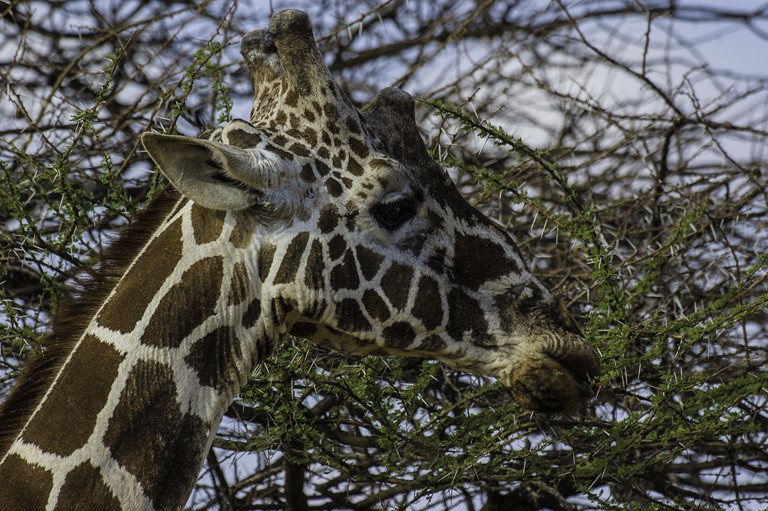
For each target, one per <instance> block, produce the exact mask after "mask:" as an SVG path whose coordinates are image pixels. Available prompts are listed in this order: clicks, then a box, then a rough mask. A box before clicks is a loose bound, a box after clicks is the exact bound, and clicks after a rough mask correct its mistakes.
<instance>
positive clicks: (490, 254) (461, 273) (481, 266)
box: [453, 232, 520, 289]
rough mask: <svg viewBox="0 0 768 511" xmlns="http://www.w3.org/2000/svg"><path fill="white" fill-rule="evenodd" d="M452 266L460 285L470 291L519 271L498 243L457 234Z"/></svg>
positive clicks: (478, 237)
mask: <svg viewBox="0 0 768 511" xmlns="http://www.w3.org/2000/svg"><path fill="white" fill-rule="evenodd" d="M453 266H454V270H455V274H456V279H457V280H458V281H459V283H460V285H463V286H466V287H469V288H470V289H478V288H479V287H480V286H481V285H482V284H484V283H485V282H487V281H489V280H495V279H498V278H499V277H502V276H504V275H507V274H509V273H510V272H519V271H520V268H519V267H518V266H517V263H516V262H515V261H514V260H513V259H510V258H508V257H507V254H506V252H505V251H504V247H503V246H502V245H500V244H499V243H497V242H495V241H493V240H490V239H488V238H484V237H480V236H474V235H471V234H470V235H464V234H461V233H459V232H457V233H456V246H455V251H454V256H453Z"/></svg>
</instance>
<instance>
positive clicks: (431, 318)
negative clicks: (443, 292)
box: [411, 275, 443, 330]
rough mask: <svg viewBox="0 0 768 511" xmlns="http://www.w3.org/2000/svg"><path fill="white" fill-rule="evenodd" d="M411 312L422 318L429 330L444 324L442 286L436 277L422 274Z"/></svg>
mask: <svg viewBox="0 0 768 511" xmlns="http://www.w3.org/2000/svg"><path fill="white" fill-rule="evenodd" d="M411 314H412V315H413V316H414V317H416V318H418V319H420V320H421V322H422V323H423V324H424V328H426V329H427V330H434V329H435V328H437V327H439V326H440V325H441V324H442V322H443V305H442V298H441V296H440V286H439V285H438V283H437V281H435V279H433V278H431V277H428V276H426V275H422V276H421V279H419V284H418V288H417V292H416V300H415V301H414V303H413V308H412V309H411Z"/></svg>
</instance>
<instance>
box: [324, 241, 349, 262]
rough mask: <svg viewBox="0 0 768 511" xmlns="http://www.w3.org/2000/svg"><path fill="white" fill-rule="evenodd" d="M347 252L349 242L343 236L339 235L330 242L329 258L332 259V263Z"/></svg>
mask: <svg viewBox="0 0 768 511" xmlns="http://www.w3.org/2000/svg"><path fill="white" fill-rule="evenodd" d="M345 250H347V240H345V239H344V236H342V235H341V234H337V235H336V236H334V237H333V238H331V241H329V242H328V256H329V257H330V258H331V261H335V260H337V259H338V258H339V257H341V256H342V254H344V251H345Z"/></svg>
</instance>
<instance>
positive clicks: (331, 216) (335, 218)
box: [317, 205, 339, 234]
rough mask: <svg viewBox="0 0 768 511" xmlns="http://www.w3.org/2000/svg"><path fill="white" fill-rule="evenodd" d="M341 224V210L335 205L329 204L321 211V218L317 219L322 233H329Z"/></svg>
mask: <svg viewBox="0 0 768 511" xmlns="http://www.w3.org/2000/svg"><path fill="white" fill-rule="evenodd" d="M337 225H339V210H338V208H336V206H334V205H329V206H326V207H325V208H323V210H322V211H320V218H319V219H318V221H317V227H318V229H320V232H321V233H322V234H328V233H329V232H332V231H333V230H334V229H336V226H337Z"/></svg>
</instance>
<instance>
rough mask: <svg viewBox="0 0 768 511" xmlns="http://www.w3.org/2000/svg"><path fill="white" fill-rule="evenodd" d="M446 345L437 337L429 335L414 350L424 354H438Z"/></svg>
mask: <svg viewBox="0 0 768 511" xmlns="http://www.w3.org/2000/svg"><path fill="white" fill-rule="evenodd" d="M445 346H446V343H445V341H444V340H443V339H442V338H441V337H440V336H439V335H430V336H428V337H426V338H425V339H422V341H421V342H420V343H419V345H418V346H417V347H416V348H415V349H416V350H418V351H423V352H425V353H440V352H442V351H444V350H445Z"/></svg>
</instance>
